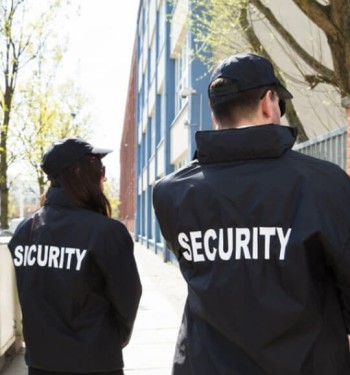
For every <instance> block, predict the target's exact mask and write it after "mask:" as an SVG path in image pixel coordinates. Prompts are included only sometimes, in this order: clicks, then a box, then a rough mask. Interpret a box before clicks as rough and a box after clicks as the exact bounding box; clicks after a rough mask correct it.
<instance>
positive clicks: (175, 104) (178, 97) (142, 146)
mask: <svg viewBox="0 0 350 375" xmlns="http://www.w3.org/2000/svg"><path fill="white" fill-rule="evenodd" d="M174 3H175V5H172V4H170V2H169V1H166V0H141V1H140V5H139V12H138V19H137V31H136V44H137V47H136V67H137V73H136V156H135V157H136V197H135V198H136V212H135V239H136V240H137V241H140V242H141V243H143V244H144V245H146V246H147V247H148V248H151V249H153V250H154V251H155V252H157V253H161V254H162V255H163V256H164V259H169V257H171V255H170V253H169V252H168V251H167V250H166V249H165V246H164V243H163V240H162V238H161V235H160V231H159V227H158V223H157V220H156V218H155V215H154V212H153V207H152V189H153V186H154V184H155V182H156V181H157V179H159V178H161V177H163V176H165V175H166V174H168V173H170V172H172V171H174V170H176V169H178V168H180V167H182V166H183V165H185V164H186V163H188V162H189V161H190V160H191V159H192V156H193V154H194V151H195V141H194V135H195V132H196V131H197V130H203V129H211V127H212V125H211V120H210V112H209V108H208V104H207V99H206V98H207V84H208V77H207V69H206V67H205V66H204V64H203V63H201V62H200V61H199V60H197V59H194V58H193V57H192V54H191V51H192V50H193V46H194V40H193V35H192V33H191V29H190V27H189V25H188V22H187V17H188V14H189V11H190V6H191V5H190V2H189V1H188V0H178V1H176V2H174Z"/></svg>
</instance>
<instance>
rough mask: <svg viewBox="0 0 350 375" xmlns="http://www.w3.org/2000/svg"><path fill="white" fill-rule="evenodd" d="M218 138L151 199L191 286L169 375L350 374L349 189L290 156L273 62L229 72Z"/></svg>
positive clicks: (254, 62)
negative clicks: (349, 337)
mask: <svg viewBox="0 0 350 375" xmlns="http://www.w3.org/2000/svg"><path fill="white" fill-rule="evenodd" d="M208 94H209V101H210V106H211V109H212V112H213V120H214V123H215V125H216V127H217V130H212V131H200V132H197V134H196V142H197V158H196V159H195V160H194V161H193V162H192V163H190V164H189V165H188V166H186V167H184V168H183V169H180V170H178V171H176V172H174V173H173V174H171V175H169V176H167V177H165V178H163V179H162V180H160V182H159V183H157V184H156V186H155V188H154V194H153V202H154V208H155V212H156V215H157V218H158V220H159V223H160V227H161V231H162V234H163V236H164V238H165V239H166V241H167V243H168V245H169V247H170V248H171V249H172V251H173V252H174V253H175V255H176V256H177V258H178V260H179V263H180V268H181V271H182V273H183V276H184V278H185V279H186V282H187V284H188V298H187V302H186V306H185V311H184V316H183V321H182V324H181V328H180V332H179V336H178V342H177V346H176V353H175V358H174V367H173V375H198V374H201V375H349V374H350V354H349V346H348V340H347V333H349V332H350V215H349V213H350V181H349V177H348V176H347V175H346V173H345V172H344V171H343V170H341V169H340V168H339V167H338V166H336V165H334V164H331V163H329V162H326V161H321V160H318V159H315V158H312V157H309V156H306V155H302V154H300V153H298V152H295V151H293V150H292V146H293V144H294V142H295V139H296V131H295V129H294V128H290V127H286V126H280V117H281V116H282V115H283V113H284V109H285V100H289V99H291V98H292V95H291V94H290V93H289V91H287V90H286V88H285V87H283V86H282V85H281V83H280V82H279V80H278V79H277V78H276V76H275V74H274V71H273V67H272V65H271V63H270V62H269V61H268V60H266V59H265V58H263V57H261V56H258V55H255V54H251V53H241V54H237V55H233V56H231V57H229V58H227V59H225V60H224V61H223V62H221V63H220V64H219V65H218V67H217V68H216V69H215V71H214V73H213V75H212V77H211V81H210V84H209V88H208Z"/></svg>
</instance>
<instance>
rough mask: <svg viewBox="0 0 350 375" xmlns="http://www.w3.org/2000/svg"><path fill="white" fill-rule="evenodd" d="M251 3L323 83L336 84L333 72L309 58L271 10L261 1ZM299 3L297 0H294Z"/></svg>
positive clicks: (255, 0) (253, 0) (256, 0)
mask: <svg viewBox="0 0 350 375" xmlns="http://www.w3.org/2000/svg"><path fill="white" fill-rule="evenodd" d="M250 1H251V3H252V4H253V5H254V6H255V7H256V8H257V9H258V10H259V11H260V12H261V13H262V14H263V15H264V16H265V17H266V18H267V20H268V21H269V23H270V24H271V25H272V26H273V27H274V28H275V30H276V31H277V32H278V33H279V34H280V35H281V36H282V37H283V39H284V40H285V41H286V42H287V43H288V45H289V46H290V47H291V48H292V49H293V50H294V51H295V52H296V53H297V54H298V56H299V57H301V58H302V59H303V61H305V62H306V63H307V64H308V65H309V66H310V67H311V68H312V69H314V70H315V71H316V72H317V73H318V75H319V76H320V77H323V78H322V79H323V82H328V83H330V84H332V85H335V84H336V77H335V75H334V72H333V71H332V70H331V69H329V68H327V67H326V66H325V65H323V64H321V63H320V62H319V61H318V60H316V59H315V58H314V57H313V56H311V55H310V54H309V53H308V52H307V51H306V50H305V49H304V48H303V47H302V46H301V45H300V44H299V43H298V42H297V41H296V39H295V38H294V37H293V36H292V35H291V34H290V33H289V31H287V30H286V29H285V28H284V27H283V26H282V24H281V23H280V22H279V21H278V20H277V18H276V17H275V15H274V14H273V13H272V12H271V9H270V8H268V7H267V6H265V5H264V4H263V3H262V2H261V0H250ZM294 1H299V0H294ZM304 1H305V0H304Z"/></svg>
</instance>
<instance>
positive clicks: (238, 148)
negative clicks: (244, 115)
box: [196, 124, 297, 164]
mask: <svg viewBox="0 0 350 375" xmlns="http://www.w3.org/2000/svg"><path fill="white" fill-rule="evenodd" d="M296 136H297V130H296V129H295V128H291V127H287V126H281V125H275V124H268V125H259V126H250V127H246V128H240V129H224V130H209V131H200V132H197V133H196V143H197V152H196V156H197V158H198V161H199V162H200V163H204V164H206V163H220V162H229V161H234V160H249V159H264V158H277V157H279V156H281V155H282V154H283V153H284V152H285V151H286V150H289V149H291V148H292V147H293V144H294V142H295V140H296Z"/></svg>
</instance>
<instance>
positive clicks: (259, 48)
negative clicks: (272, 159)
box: [239, 7, 309, 142]
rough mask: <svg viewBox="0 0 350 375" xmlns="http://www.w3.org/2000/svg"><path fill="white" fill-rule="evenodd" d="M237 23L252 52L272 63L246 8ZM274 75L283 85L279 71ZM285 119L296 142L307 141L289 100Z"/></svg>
mask: <svg viewBox="0 0 350 375" xmlns="http://www.w3.org/2000/svg"><path fill="white" fill-rule="evenodd" d="M239 21H240V24H241V27H242V29H243V30H244V32H245V35H246V37H247V39H248V41H249V43H250V44H251V46H252V47H253V49H254V51H256V52H259V53H260V54H262V55H263V56H265V57H266V58H267V59H269V60H270V61H273V60H272V58H271V56H270V55H269V53H268V52H267V50H266V49H265V48H264V47H263V45H262V43H261V41H260V39H259V38H258V36H257V35H256V33H255V31H254V29H253V27H252V25H251V23H250V22H249V19H248V8H247V7H242V9H241V13H240V18H239ZM276 75H277V77H278V79H279V80H280V81H281V82H282V83H283V84H285V83H284V80H283V78H282V77H281V75H280V73H279V69H276ZM286 117H287V120H288V123H289V124H291V125H292V126H295V127H296V128H297V129H298V140H299V141H300V142H304V141H307V140H308V139H309V138H308V136H307V135H306V132H305V130H304V127H303V124H302V123H301V121H300V118H299V116H298V114H297V112H296V110H295V108H294V105H293V103H292V101H290V100H288V104H287V106H286Z"/></svg>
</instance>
